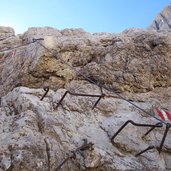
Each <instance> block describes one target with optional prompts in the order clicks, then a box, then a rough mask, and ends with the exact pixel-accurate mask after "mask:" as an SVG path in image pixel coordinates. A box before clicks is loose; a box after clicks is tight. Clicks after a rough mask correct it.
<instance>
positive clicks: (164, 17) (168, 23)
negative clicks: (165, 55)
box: [148, 4, 171, 31]
mask: <svg viewBox="0 0 171 171" xmlns="http://www.w3.org/2000/svg"><path fill="white" fill-rule="evenodd" d="M148 29H149V30H157V31H162V30H167V31H170V29H171V4H169V5H168V6H167V7H166V8H165V9H164V10H163V11H162V12H160V13H159V14H158V15H157V17H156V18H155V19H154V21H153V22H152V23H151V25H150V26H149V27H148Z"/></svg>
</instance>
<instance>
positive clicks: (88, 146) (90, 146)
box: [55, 139, 94, 171]
mask: <svg viewBox="0 0 171 171" xmlns="http://www.w3.org/2000/svg"><path fill="white" fill-rule="evenodd" d="M83 141H84V142H83V144H82V145H81V146H80V147H78V148H77V149H76V150H75V151H70V153H71V154H70V155H69V156H68V157H67V158H65V159H64V160H63V161H62V162H61V163H60V165H59V166H58V167H57V168H56V170H55V171H58V170H59V169H61V167H62V166H63V165H64V164H65V163H66V162H67V161H68V160H70V159H76V153H77V152H79V151H85V150H93V145H94V144H93V143H92V142H89V143H88V140H87V139H83Z"/></svg>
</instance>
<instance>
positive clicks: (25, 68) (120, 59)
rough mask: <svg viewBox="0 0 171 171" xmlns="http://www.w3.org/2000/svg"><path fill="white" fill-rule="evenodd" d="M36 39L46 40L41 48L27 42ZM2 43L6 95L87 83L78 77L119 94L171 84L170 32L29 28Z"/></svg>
mask: <svg viewBox="0 0 171 171" xmlns="http://www.w3.org/2000/svg"><path fill="white" fill-rule="evenodd" d="M33 38H43V39H44V40H43V41H41V42H40V43H41V45H40V43H38V42H34V43H31V44H29V43H30V42H32V41H33ZM11 39H12V40H11ZM8 42H9V44H8ZM10 42H11V43H10ZM1 43H2V46H1V48H0V49H2V50H5V51H3V53H1V67H0V69H1V86H0V90H1V94H2V95H4V94H6V93H7V92H9V91H10V90H12V89H13V88H14V87H17V86H21V85H22V86H27V87H30V88H40V87H43V86H44V85H49V86H50V88H52V89H53V90H57V89H58V88H65V87H66V86H67V84H68V83H69V82H70V81H72V80H80V79H83V78H82V77H81V76H80V74H84V75H85V76H86V77H88V78H91V79H92V80H94V81H95V82H96V83H100V84H102V85H105V86H109V87H112V88H114V89H115V90H117V91H119V92H123V91H129V92H147V91H149V90H153V89H155V88H156V87H168V86H170V84H171V81H170V75H171V67H170V66H171V59H170V54H171V53H170V51H171V36H170V35H168V34H167V33H156V32H154V31H146V30H142V29H128V30H125V31H124V32H123V33H121V34H118V35H116V34H109V33H103V34H93V35H92V34H89V33H87V32H85V31H83V30H82V29H65V30H62V31H59V30H57V29H53V28H49V27H47V28H30V29H28V31H27V32H25V33H24V34H23V35H20V36H12V38H7V39H4V40H2V41H1ZM7 44H8V46H7ZM14 45H15V46H17V45H18V46H20V47H19V48H17V49H16V52H15V56H14V55H12V51H9V50H8V49H9V48H11V47H13V46H14ZM21 45H25V46H21ZM42 45H43V46H45V47H46V48H47V49H45V48H44V47H43V46H42ZM4 46H6V47H4ZM7 47H8V48H7ZM12 56H13V57H12ZM56 58H58V59H56ZM61 59H62V60H64V61H66V62H67V63H68V64H69V65H70V66H69V65H67V64H65V63H64V62H62V61H61ZM71 67H73V68H74V70H77V73H75V72H73V68H72V69H71Z"/></svg>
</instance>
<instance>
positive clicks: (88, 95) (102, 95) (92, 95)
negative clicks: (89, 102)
mask: <svg viewBox="0 0 171 171" xmlns="http://www.w3.org/2000/svg"><path fill="white" fill-rule="evenodd" d="M67 94H70V95H72V96H83V97H99V98H98V100H97V101H96V103H95V104H94V105H93V109H94V108H95V107H96V106H97V104H98V102H99V101H100V99H101V98H102V97H104V96H105V95H104V94H103V93H102V94H100V95H95V94H81V93H72V92H70V91H66V92H65V93H64V95H63V96H62V98H61V99H60V101H59V102H58V104H57V105H56V107H55V109H57V108H58V107H59V105H61V103H62V101H63V100H64V98H65V96H66V95H67Z"/></svg>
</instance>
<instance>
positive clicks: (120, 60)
mask: <svg viewBox="0 0 171 171" xmlns="http://www.w3.org/2000/svg"><path fill="white" fill-rule="evenodd" d="M0 32H2V35H3V36H4V37H3V36H2V37H3V38H2V39H1V41H0V52H1V53H0V60H1V63H0V71H1V81H0V93H1V106H0V111H1V112H0V136H1V140H0V171H19V170H20V171H31V170H34V171H56V168H57V166H58V165H59V164H60V163H61V162H62V161H63V159H64V158H66V157H67V154H68V153H69V155H70V153H71V154H72V151H73V150H75V149H77V148H78V147H79V146H80V145H82V143H83V142H85V139H86V140H87V141H88V142H92V143H93V149H87V150H80V151H77V153H76V155H75V156H74V157H73V158H72V159H70V160H68V161H67V163H66V164H64V165H63V166H62V167H61V170H63V171H70V170H74V171H80V170H91V171H100V170H103V171H115V170H117V171H127V170H133V171H137V170H140V171H141V170H142V171H145V170H147V171H148V170H150V171H152V170H154V171H156V170H159V171H165V170H167V171H169V170H171V160H170V153H171V142H170V141H171V135H170V134H168V137H167V139H166V142H165V144H164V148H163V152H162V153H161V154H159V153H158V151H157V149H153V150H150V151H148V152H146V153H144V154H143V155H141V156H138V157H135V154H137V153H138V152H140V151H141V150H143V149H145V148H147V147H148V146H149V145H155V146H159V144H160V141H161V138H162V133H163V130H164V129H162V128H160V129H159V128H158V129H156V130H154V131H153V132H151V133H150V134H149V135H148V136H146V137H145V138H142V136H143V134H144V133H145V132H146V131H147V130H148V128H144V129H142V128H138V127H134V126H132V125H128V126H127V129H125V130H123V131H122V132H121V133H120V134H119V135H118V137H117V140H116V144H115V145H113V144H112V143H111V141H110V138H111V137H112V136H113V134H114V133H115V132H116V131H117V130H118V128H119V127H120V126H121V125H122V124H123V123H124V122H125V121H127V120H134V121H135V122H138V123H149V124H155V123H156V122H158V121H156V120H155V119H154V118H152V117H150V116H148V115H147V114H145V113H143V112H142V111H140V110H138V109H137V108H135V106H132V105H131V104H130V103H128V102H126V101H124V100H123V99H122V98H120V96H117V94H118V93H119V95H122V96H123V97H125V98H126V99H128V100H129V101H131V102H132V103H134V104H136V105H137V106H139V107H141V108H142V109H144V110H146V111H148V112H150V110H151V108H152V107H154V106H162V107H164V108H167V109H168V110H170V111H171V107H170V103H171V99H170V96H171V89H170V85H171V79H170V78H171V35H170V34H167V33H166V32H160V33H158V32H156V31H147V30H143V29H128V30H125V31H124V32H123V33H121V34H118V35H116V34H109V33H102V34H90V33H87V32H85V31H84V30H82V29H65V30H57V29H54V28H50V27H46V28H30V29H28V31H27V32H25V33H24V34H22V35H18V36H15V35H14V31H13V29H12V28H3V27H2V28H0ZM0 35H1V33H0ZM33 38H34V39H35V38H43V39H44V40H39V41H35V42H34V41H33ZM14 47H17V48H16V51H15V54H14V53H13V50H14ZM10 49H12V50H10ZM88 80H92V81H93V82H94V83H95V84H91V83H90V82H89V81H88ZM96 84H97V85H99V84H101V85H102V86H105V87H109V88H110V89H113V90H115V91H116V92H117V93H116V94H115V93H112V92H109V91H107V90H105V89H103V93H105V97H104V98H102V99H101V100H100V101H99V103H98V104H97V106H96V107H95V108H94V109H92V106H93V105H94V104H95V102H96V101H97V100H98V98H97V97H80V96H72V95H70V94H67V95H66V97H65V98H64V100H63V101H62V103H61V105H59V107H58V108H56V106H57V104H58V103H59V101H60V99H61V97H62V96H63V94H64V93H65V92H66V91H71V92H73V93H74V92H75V93H82V94H93V95H100V94H101V90H100V88H99V87H98V86H97V85H96ZM47 86H48V87H49V88H50V90H49V92H48V93H47V95H46V96H45V98H44V99H43V100H41V97H42V96H43V94H44V90H43V87H47ZM83 140H84V141H83ZM74 158H75V160H74Z"/></svg>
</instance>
